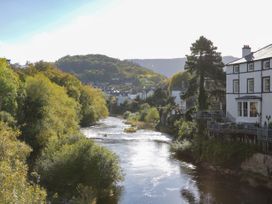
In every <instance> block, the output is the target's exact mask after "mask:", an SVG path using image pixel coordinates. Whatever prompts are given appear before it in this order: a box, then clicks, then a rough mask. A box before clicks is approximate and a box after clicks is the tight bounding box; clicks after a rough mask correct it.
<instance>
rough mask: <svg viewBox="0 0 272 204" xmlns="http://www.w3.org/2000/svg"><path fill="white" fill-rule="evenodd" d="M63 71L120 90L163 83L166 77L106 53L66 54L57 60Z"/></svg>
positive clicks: (83, 79) (95, 83) (98, 84)
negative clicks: (108, 55)
mask: <svg viewBox="0 0 272 204" xmlns="http://www.w3.org/2000/svg"><path fill="white" fill-rule="evenodd" d="M56 65H57V66H58V67H59V68H60V69H62V70H63V71H67V72H70V73H73V74H74V75H76V76H77V77H78V78H79V79H80V80H81V81H83V82H84V83H91V84H94V85H96V86H99V87H100V88H102V89H106V88H109V87H113V88H115V89H118V90H129V89H131V87H133V90H135V91H136V90H140V89H142V88H143V87H146V88H150V87H153V86H156V85H158V84H159V83H161V82H162V81H163V80H164V79H165V77H164V76H162V75H160V74H157V73H155V72H154V71H151V70H149V69H147V68H144V67H141V66H139V65H136V64H134V63H132V62H129V61H126V60H124V61H121V60H119V59H115V58H111V57H107V56H105V55H76V56H65V57H63V58H60V59H59V60H58V61H56Z"/></svg>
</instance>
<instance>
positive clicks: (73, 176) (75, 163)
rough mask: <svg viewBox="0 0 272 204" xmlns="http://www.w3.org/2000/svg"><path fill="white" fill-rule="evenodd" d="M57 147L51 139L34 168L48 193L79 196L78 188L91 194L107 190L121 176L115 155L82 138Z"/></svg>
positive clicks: (97, 194) (70, 197) (62, 196)
mask: <svg viewBox="0 0 272 204" xmlns="http://www.w3.org/2000/svg"><path fill="white" fill-rule="evenodd" d="M75 140H76V141H70V142H67V143H66V144H64V145H62V146H61V147H58V144H55V143H54V142H52V144H49V145H48V147H47V148H46V149H45V150H44V151H43V153H42V156H41V157H40V159H39V160H38V162H37V166H36V169H37V171H38V172H39V173H40V175H41V183H42V184H43V185H45V186H46V187H47V188H48V190H49V193H50V194H51V195H54V194H55V193H57V194H58V195H60V198H68V199H72V197H77V196H79V192H78V187H79V185H81V187H84V189H85V190H86V189H93V192H92V193H93V194H95V195H96V196H99V195H100V194H101V192H104V191H109V190H111V189H112V188H114V187H115V184H116V183H117V182H118V181H120V180H121V179H122V174H121V169H120V166H119V163H118V162H119V161H118V157H117V156H116V155H115V154H113V153H111V152H110V151H109V150H107V149H106V148H104V147H101V146H98V145H96V144H95V143H94V142H93V141H91V140H89V139H86V138H84V137H79V138H78V139H75Z"/></svg>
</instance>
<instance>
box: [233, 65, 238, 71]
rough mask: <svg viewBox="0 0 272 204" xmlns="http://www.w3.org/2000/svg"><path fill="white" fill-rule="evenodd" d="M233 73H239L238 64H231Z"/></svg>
mask: <svg viewBox="0 0 272 204" xmlns="http://www.w3.org/2000/svg"><path fill="white" fill-rule="evenodd" d="M233 73H239V64H236V65H233Z"/></svg>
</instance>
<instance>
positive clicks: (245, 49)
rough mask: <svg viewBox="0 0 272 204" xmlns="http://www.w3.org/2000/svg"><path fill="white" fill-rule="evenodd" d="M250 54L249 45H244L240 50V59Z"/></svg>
mask: <svg viewBox="0 0 272 204" xmlns="http://www.w3.org/2000/svg"><path fill="white" fill-rule="evenodd" d="M250 53H251V47H249V45H244V47H243V48H242V57H245V56H247V55H249V54H250Z"/></svg>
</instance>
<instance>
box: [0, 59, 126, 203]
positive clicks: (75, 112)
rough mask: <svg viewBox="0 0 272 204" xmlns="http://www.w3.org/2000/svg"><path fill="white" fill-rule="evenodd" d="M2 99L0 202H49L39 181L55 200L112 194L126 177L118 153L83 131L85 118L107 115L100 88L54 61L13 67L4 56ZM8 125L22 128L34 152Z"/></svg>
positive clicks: (88, 120)
mask: <svg viewBox="0 0 272 204" xmlns="http://www.w3.org/2000/svg"><path fill="white" fill-rule="evenodd" d="M0 99H1V101H0V137H3V138H2V139H1V140H0V152H1V154H0V155H1V156H0V172H1V174H0V183H1V189H0V203H45V197H46V193H45V191H44V190H42V189H41V188H40V187H39V186H38V185H37V184H34V181H35V182H36V183H38V182H39V181H41V183H40V184H41V185H42V186H43V187H45V188H46V190H47V191H48V195H49V197H48V200H49V201H50V202H54V203H60V202H66V201H67V199H72V200H71V202H76V201H78V202H79V201H82V200H84V199H85V201H86V202H90V201H91V200H93V199H94V197H93V195H95V196H101V194H103V195H105V194H110V192H109V191H110V190H111V188H113V187H114V186H115V184H116V182H118V181H119V180H120V179H121V178H122V175H121V170H120V167H119V163H118V158H117V156H116V155H114V154H112V153H111V152H110V151H109V150H107V149H106V148H103V147H100V146H98V145H96V144H94V143H93V142H92V141H90V140H88V139H86V138H85V137H83V136H82V135H81V134H80V132H79V123H80V121H81V123H82V124H84V125H86V126H87V125H90V124H93V123H94V122H95V121H97V120H99V119H100V118H102V117H105V116H107V114H108V111H107V107H106V102H105V99H104V96H103V94H102V93H101V91H99V90H98V89H95V88H93V87H91V86H85V85H83V84H82V83H81V82H80V81H79V80H78V79H76V77H74V76H72V75H71V74H67V73H64V72H62V71H60V70H58V69H57V68H56V67H55V66H54V65H53V64H50V63H46V62H38V63H36V64H34V65H33V64H28V67H27V68H25V69H16V68H14V70H13V69H11V67H9V66H8V64H7V63H6V61H5V60H0ZM3 122H4V123H5V125H4V124H3ZM7 125H9V126H11V127H13V128H17V127H18V128H20V130H21V132H22V137H21V140H23V141H24V142H26V143H27V144H28V145H30V146H31V148H32V149H33V152H31V153H30V150H31V148H30V147H29V146H27V145H26V144H24V143H22V142H19V140H17V135H18V134H19V133H18V132H16V131H14V132H13V130H11V129H9V128H8V127H6V126H7ZM9 135H11V136H9ZM12 135H13V136H12ZM29 155H30V156H29ZM26 160H27V162H28V166H27V165H26ZM79 167H81V168H79ZM34 169H35V170H37V173H36V172H34V173H31V171H32V170H34ZM27 175H29V177H30V178H31V179H32V181H31V182H32V183H33V184H32V183H30V182H28V180H27ZM32 177H33V178H32ZM16 179H17V180H16ZM87 192H88V193H90V194H89V195H92V196H91V197H88V198H87V197H86V196H85V195H86V193H87ZM98 194H99V195H98ZM83 196H84V197H83ZM77 198H78V199H77ZM86 199H87V200H88V199H89V200H88V201H87V200H86Z"/></svg>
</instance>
